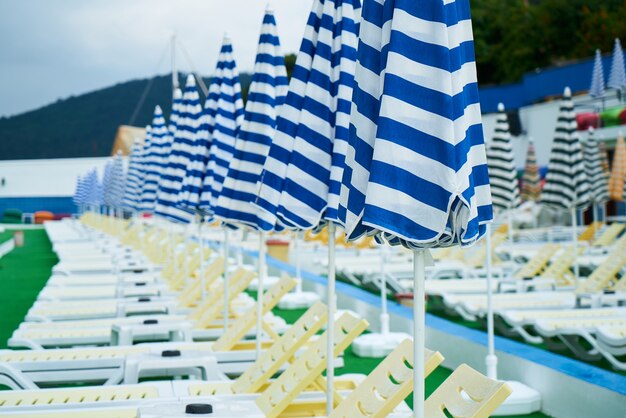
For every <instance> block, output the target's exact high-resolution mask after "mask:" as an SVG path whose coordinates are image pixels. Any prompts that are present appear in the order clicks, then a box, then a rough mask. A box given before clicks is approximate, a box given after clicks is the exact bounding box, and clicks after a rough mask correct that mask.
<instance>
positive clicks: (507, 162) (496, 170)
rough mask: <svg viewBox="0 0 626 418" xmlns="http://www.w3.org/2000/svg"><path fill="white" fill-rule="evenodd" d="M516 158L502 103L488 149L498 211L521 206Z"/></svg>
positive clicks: (499, 106) (488, 162)
mask: <svg viewBox="0 0 626 418" xmlns="http://www.w3.org/2000/svg"><path fill="white" fill-rule="evenodd" d="M514 158H515V156H514V155H513V145H512V144H511V132H510V131H509V121H508V118H507V115H506V112H505V111H504V105H503V104H502V103H500V104H498V117H497V119H496V129H495V133H494V135H493V139H492V140H491V143H490V144H489V147H488V148H487V166H488V168H489V181H490V183H491V198H492V200H493V206H494V208H496V209H501V210H506V209H511V208H515V207H517V206H519V204H520V193H519V184H518V181H517V170H516V168H515V160H514Z"/></svg>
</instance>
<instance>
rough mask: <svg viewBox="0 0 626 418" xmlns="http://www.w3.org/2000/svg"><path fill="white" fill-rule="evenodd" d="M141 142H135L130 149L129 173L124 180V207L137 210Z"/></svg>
mask: <svg viewBox="0 0 626 418" xmlns="http://www.w3.org/2000/svg"><path fill="white" fill-rule="evenodd" d="M141 150H142V147H141V143H140V142H139V140H135V141H134V142H133V146H132V147H131V149H130V156H129V159H130V160H129V162H128V174H127V175H126V179H125V181H124V192H123V195H122V207H123V208H124V209H128V210H135V206H136V205H137V197H138V195H139V187H140V168H139V164H140V160H141Z"/></svg>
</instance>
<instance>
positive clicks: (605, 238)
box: [593, 222, 626, 247]
mask: <svg viewBox="0 0 626 418" xmlns="http://www.w3.org/2000/svg"><path fill="white" fill-rule="evenodd" d="M624 228H626V224H623V223H619V222H614V223H612V224H611V226H609V227H608V228H607V229H605V230H604V232H602V235H600V237H599V238H598V239H597V240H595V241H594V243H593V246H594V247H606V246H607V245H611V244H612V243H613V241H615V239H616V238H617V237H618V235H619V234H621V233H622V231H623V230H624Z"/></svg>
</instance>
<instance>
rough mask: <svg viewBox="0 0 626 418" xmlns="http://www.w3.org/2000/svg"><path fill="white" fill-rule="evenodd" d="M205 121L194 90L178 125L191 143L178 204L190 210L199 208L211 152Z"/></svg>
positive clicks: (188, 97)
mask: <svg viewBox="0 0 626 418" xmlns="http://www.w3.org/2000/svg"><path fill="white" fill-rule="evenodd" d="M203 119H204V116H203V108H202V105H201V104H200V94H199V93H198V90H197V89H194V90H193V91H192V92H191V94H188V95H187V96H186V100H185V104H184V108H183V111H182V113H181V116H180V120H179V123H178V129H179V130H182V131H183V132H184V134H185V135H186V137H187V139H188V140H189V141H190V142H191V147H190V149H189V163H188V164H187V167H186V169H185V175H184V177H183V180H182V184H181V189H180V192H179V194H178V204H179V205H180V206H182V207H185V208H187V209H189V210H195V209H196V207H197V206H198V201H199V197H200V187H201V186H202V179H203V178H204V172H205V169H206V160H207V157H208V152H209V134H208V132H207V130H206V128H205V127H204V126H203Z"/></svg>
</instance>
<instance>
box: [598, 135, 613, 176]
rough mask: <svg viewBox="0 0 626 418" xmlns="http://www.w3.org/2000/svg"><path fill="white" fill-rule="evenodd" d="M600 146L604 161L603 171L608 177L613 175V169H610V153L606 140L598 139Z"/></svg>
mask: <svg viewBox="0 0 626 418" xmlns="http://www.w3.org/2000/svg"><path fill="white" fill-rule="evenodd" d="M598 148H599V149H600V159H601V161H602V164H601V166H602V171H603V172H604V175H605V176H606V178H607V179H608V178H609V177H610V176H611V171H610V170H609V153H608V152H607V151H606V144H605V143H604V141H602V140H600V141H598Z"/></svg>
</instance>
